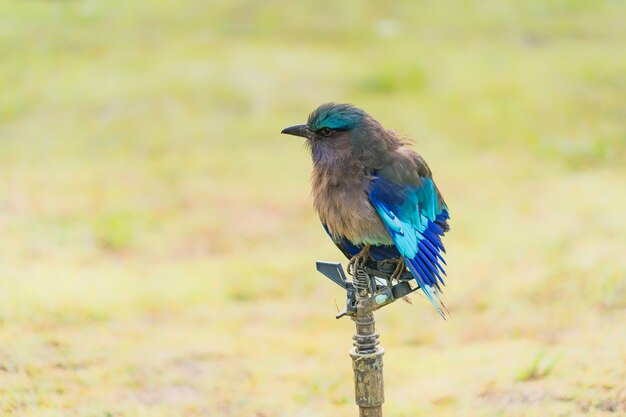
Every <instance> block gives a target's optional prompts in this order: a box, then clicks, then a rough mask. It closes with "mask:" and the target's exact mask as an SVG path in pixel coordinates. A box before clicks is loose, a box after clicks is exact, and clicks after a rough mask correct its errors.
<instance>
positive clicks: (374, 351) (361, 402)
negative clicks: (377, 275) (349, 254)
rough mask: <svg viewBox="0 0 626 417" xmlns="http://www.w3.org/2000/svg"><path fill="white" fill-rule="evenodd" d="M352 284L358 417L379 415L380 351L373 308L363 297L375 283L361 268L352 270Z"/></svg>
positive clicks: (352, 353) (382, 398) (382, 394)
mask: <svg viewBox="0 0 626 417" xmlns="http://www.w3.org/2000/svg"><path fill="white" fill-rule="evenodd" d="M353 284H354V287H355V290H356V294H355V295H356V302H357V304H356V315H355V316H354V317H353V318H352V319H353V320H354V323H355V325H356V334H355V335H354V337H353V339H354V347H353V348H352V349H350V357H351V358H352V369H353V370H354V389H355V399H356V404H357V405H358V406H359V416H360V417H382V415H383V410H382V405H383V403H384V402H385V392H384V383H383V354H384V352H385V350H384V349H383V348H382V347H381V346H379V344H378V343H379V342H378V333H376V322H375V320H374V310H373V308H372V304H371V303H367V302H366V300H368V298H369V297H370V295H371V294H372V293H373V292H374V291H373V290H374V289H372V288H371V286H372V285H375V283H373V282H372V281H371V279H370V276H369V275H368V274H366V273H365V272H364V271H363V270H362V269H360V268H357V269H356V270H355V271H354V277H353Z"/></svg>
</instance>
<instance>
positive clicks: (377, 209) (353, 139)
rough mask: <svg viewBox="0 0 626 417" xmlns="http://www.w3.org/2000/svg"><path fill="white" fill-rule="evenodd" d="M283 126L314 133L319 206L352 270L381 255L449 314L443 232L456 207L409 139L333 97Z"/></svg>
mask: <svg viewBox="0 0 626 417" xmlns="http://www.w3.org/2000/svg"><path fill="white" fill-rule="evenodd" d="M281 133H284V134H288V135H294V136H301V137H304V138H306V139H307V145H308V148H309V149H310V150H311V155H312V157H313V174H312V187H313V190H312V194H313V201H314V206H315V209H316V211H317V213H318V214H319V216H320V219H321V221H322V224H323V226H324V228H325V229H326V232H327V233H328V234H329V236H330V237H331V239H332V240H333V242H334V243H335V244H336V245H337V246H338V247H339V249H340V250H341V251H342V252H343V253H344V254H345V255H346V257H347V258H348V259H350V261H349V264H348V271H349V272H351V273H352V272H353V271H354V269H355V267H357V266H363V265H364V264H365V263H366V262H368V261H369V260H370V259H371V260H373V261H389V262H395V264H396V267H395V271H394V273H393V276H392V277H393V278H398V277H400V276H401V275H402V274H403V273H405V271H406V268H408V270H409V271H410V273H411V275H413V277H414V278H415V280H416V281H417V283H418V284H419V286H420V287H421V289H422V290H423V292H424V294H425V295H426V297H427V298H428V299H429V300H430V302H431V303H432V304H433V305H434V306H435V308H436V309H437V311H438V312H439V314H441V315H442V316H443V317H445V316H444V312H443V310H445V306H444V305H443V302H442V301H441V298H440V295H439V293H440V292H441V286H440V284H442V285H443V284H444V282H443V278H442V276H441V275H442V274H444V275H445V272H444V270H443V267H442V265H441V264H442V263H443V264H445V261H444V259H443V256H442V252H443V253H445V249H444V247H443V244H442V242H441V238H440V236H443V234H444V233H445V232H447V231H448V230H449V229H450V228H449V226H448V218H449V215H448V207H447V206H446V203H445V202H444V200H443V197H442V195H441V193H440V192H439V190H438V189H437V186H436V185H435V182H434V180H433V177H432V173H431V171H430V168H429V167H428V165H427V164H426V161H424V159H423V158H422V157H421V156H420V155H418V154H417V153H416V152H414V151H413V150H412V149H411V148H410V147H409V146H408V145H407V142H406V141H404V140H403V139H401V138H400V137H398V135H397V134H396V133H395V132H393V131H391V130H387V129H385V128H384V127H383V126H382V125H381V124H380V123H379V122H377V121H376V120H375V119H374V118H372V117H371V116H370V115H369V114H367V113H366V112H365V111H363V110H361V109H359V108H356V107H354V106H352V105H350V104H336V103H327V104H323V105H321V106H320V107H318V108H317V109H315V110H314V111H313V112H312V113H311V114H310V115H309V118H308V121H307V123H306V124H302V125H296V126H291V127H288V128H286V129H284V130H283V131H282V132H281Z"/></svg>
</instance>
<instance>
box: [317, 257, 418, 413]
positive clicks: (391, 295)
mask: <svg viewBox="0 0 626 417" xmlns="http://www.w3.org/2000/svg"><path fill="white" fill-rule="evenodd" d="M316 267H317V270H318V271H319V272H321V273H322V274H324V275H325V276H326V277H327V278H329V279H330V280H331V281H333V282H334V283H335V284H337V285H339V286H340V287H341V288H343V289H344V290H346V306H345V308H344V309H343V310H342V311H341V312H340V313H339V314H337V316H336V318H338V319H339V318H341V317H344V316H348V317H350V318H352V320H354V324H355V325H356V334H355V335H354V337H353V339H354V347H353V348H352V349H350V357H351V358H352V369H353V370H354V391H355V397H356V404H357V405H358V406H359V416H360V417H382V415H383V407H382V406H383V403H384V402H385V390H384V384H383V354H384V353H385V350H384V349H383V348H382V347H381V346H379V344H378V333H376V322H375V321H374V311H376V310H378V309H379V308H382V307H384V306H387V305H389V304H391V303H393V302H395V301H396V300H399V299H400V298H402V297H404V296H406V295H408V294H410V293H412V292H413V291H417V290H418V289H419V287H415V286H413V287H411V285H409V281H411V280H413V276H412V275H411V273H410V272H409V271H405V272H404V274H403V275H402V276H400V277H393V273H394V270H395V267H396V266H395V265H394V264H393V263H389V262H384V261H383V262H378V263H370V264H367V265H365V266H363V267H361V266H359V267H356V268H355V269H354V270H352V271H351V270H350V269H348V272H349V273H350V274H351V275H352V281H348V279H347V277H346V274H345V273H344V271H343V268H342V266H341V264H340V263H339V262H322V261H318V262H317V264H316Z"/></svg>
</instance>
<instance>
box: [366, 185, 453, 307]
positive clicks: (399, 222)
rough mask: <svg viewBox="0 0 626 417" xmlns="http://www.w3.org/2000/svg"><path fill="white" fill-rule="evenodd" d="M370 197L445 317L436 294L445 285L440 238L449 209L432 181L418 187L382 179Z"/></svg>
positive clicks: (371, 191) (422, 286)
mask: <svg viewBox="0 0 626 417" xmlns="http://www.w3.org/2000/svg"><path fill="white" fill-rule="evenodd" d="M369 198H370V201H371V202H372V204H373V205H374V208H376V211H377V212H378V214H379V215H380V217H381V219H382V221H383V223H384V224H385V226H386V227H387V230H388V231H389V234H391V238H392V239H393V242H394V243H395V245H396V248H397V249H398V251H399V252H400V254H401V255H402V257H403V258H404V261H405V263H406V265H407V267H408V268H409V271H411V274H412V275H413V277H414V278H415V280H416V281H417V283H418V284H419V285H420V287H421V288H422V290H423V291H424V294H425V295H426V297H427V298H428V299H429V300H430V302H431V303H432V304H433V305H434V306H435V308H436V309H437V311H438V312H439V314H441V316H442V317H444V318H445V315H444V312H443V311H444V310H445V306H444V305H443V302H442V301H441V298H440V296H439V293H440V291H441V287H440V284H442V285H445V284H444V282H443V278H442V277H441V274H443V275H445V271H444V270H443V267H442V266H441V264H444V265H445V261H444V259H443V256H442V255H441V253H442V252H443V253H445V249H444V247H443V243H442V242H441V238H440V236H443V234H444V228H447V224H446V220H447V219H448V218H449V216H448V208H447V207H446V205H445V203H444V202H443V201H442V200H441V199H440V197H439V194H438V193H437V188H436V187H435V183H434V182H433V180H432V179H431V178H425V177H421V178H420V183H419V185H399V184H396V183H394V182H392V181H389V180H387V179H385V178H383V177H380V176H376V177H375V178H374V179H373V181H372V188H371V189H370V192H369Z"/></svg>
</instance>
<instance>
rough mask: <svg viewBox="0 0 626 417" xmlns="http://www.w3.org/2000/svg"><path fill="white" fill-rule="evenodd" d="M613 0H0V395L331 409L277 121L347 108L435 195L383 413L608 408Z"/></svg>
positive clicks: (615, 235) (612, 300)
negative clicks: (441, 229) (439, 257)
mask: <svg viewBox="0 0 626 417" xmlns="http://www.w3.org/2000/svg"><path fill="white" fill-rule="evenodd" d="M624 22H626V3H624V2H622V1H617V0H615V1H608V0H607V1H584V0H526V1H515V2H502V1H497V0H485V1H457V2H442V1H421V2H413V1H408V0H407V1H398V2H393V3H391V2H390V4H386V5H385V4H383V3H382V2H379V3H375V2H369V3H365V2H358V1H353V0H351V1H341V2H339V1H333V2H330V1H319V0H318V1H308V2H299V3H297V4H296V3H295V2H270V1H258V2H252V1H243V0H237V1H199V0H194V1H173V0H172V1H147V0H142V1H121V0H110V1H102V2H97V1H81V0H72V1H40V0H28V1H26V0H24V1H16V0H13V1H11V0H0V415H3V416H37V417H42V416H43V417H46V416H50V417H52V416H93V417H113V416H155V417H156V416H174V415H176V416H254V417H270V416H290V417H291V416H302V417H318V416H350V415H355V414H356V408H355V406H354V404H353V386H352V379H351V378H352V370H351V365H350V359H349V357H348V354H347V351H348V348H349V347H350V345H351V335H352V332H353V324H352V322H350V321H349V320H347V319H343V320H339V321H335V319H334V318H333V317H334V314H335V313H336V305H341V304H342V303H343V300H344V299H343V297H344V295H343V294H342V292H341V291H340V290H339V289H338V288H337V287H335V286H334V285H332V284H331V283H330V282H329V281H328V280H326V279H325V278H323V277H322V276H321V275H319V274H317V273H316V272H315V270H314V261H315V260H316V259H326V260H339V259H341V258H342V256H341V254H340V253H339V251H338V250H337V249H336V248H335V247H334V246H333V245H332V243H331V242H330V241H329V239H328V238H327V237H326V235H325V233H324V231H323V229H322V228H321V226H320V225H319V221H318V219H317V217H316V215H315V213H314V211H313V208H312V205H311V199H310V196H309V183H308V179H309V178H308V177H309V172H310V156H309V155H308V154H307V151H306V149H305V148H304V146H303V144H302V142H301V141H299V140H298V139H296V138H291V137H285V136H281V135H280V134H279V132H280V130H281V129H282V128H283V127H286V126H289V125H292V124H296V123H302V122H304V121H305V120H306V116H307V114H308V113H309V112H310V111H311V110H313V109H314V108H315V107H316V106H317V105H319V104H321V103H323V102H327V101H337V102H351V103H354V104H356V105H358V106H359V107H362V108H364V109H366V110H367V111H368V112H370V113H371V114H372V115H373V116H374V117H376V118H377V119H379V120H380V121H381V122H382V123H383V124H384V125H385V126H387V127H389V128H394V129H396V130H398V131H399V132H401V133H402V134H405V135H407V136H411V137H412V138H414V139H415V145H414V146H415V149H416V150H417V151H418V152H420V153H421V154H422V155H423V156H424V157H425V158H426V159H427V160H428V161H429V163H430V166H431V168H432V169H433V171H434V172H435V178H436V180H437V182H438V184H439V186H440V188H441V190H442V191H443V193H444V195H445V196H446V200H447V202H448V204H449V206H450V208H451V214H452V221H451V225H452V232H451V233H450V234H449V236H448V237H447V239H446V246H447V248H448V265H449V267H448V276H449V278H448V280H447V283H448V286H447V288H446V294H445V299H446V303H447V305H448V307H449V309H450V311H451V313H452V318H451V319H450V320H448V321H445V322H444V321H443V320H441V319H440V318H439V317H438V316H437V314H436V312H435V311H434V309H433V308H432V307H431V306H430V305H429V303H428V302H426V300H425V299H424V298H423V297H421V296H415V297H413V305H408V304H404V303H396V304H394V305H393V306H390V307H388V308H386V309H385V310H384V311H382V312H380V313H379V314H378V320H379V331H380V332H381V334H382V339H381V341H382V344H383V345H384V346H385V348H386V350H387V354H386V356H385V375H386V398H387V402H386V405H385V411H386V415H389V416H427V415H428V416H454V417H458V416H468V417H475V416H520V417H521V416H524V417H526V416H582V415H585V416H587V415H591V416H618V415H624V413H626V382H625V381H626V332H625V331H624V329H626V166H625V163H626V24H624Z"/></svg>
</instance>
